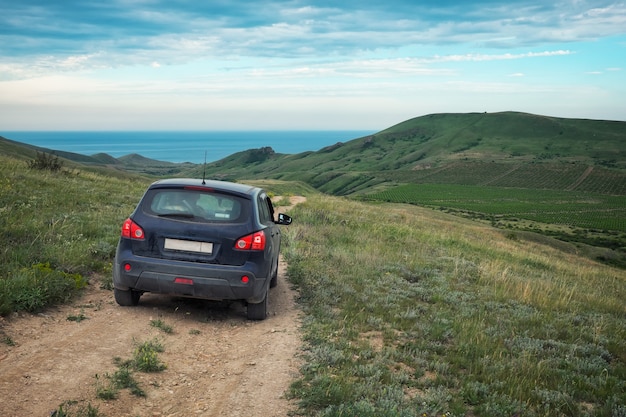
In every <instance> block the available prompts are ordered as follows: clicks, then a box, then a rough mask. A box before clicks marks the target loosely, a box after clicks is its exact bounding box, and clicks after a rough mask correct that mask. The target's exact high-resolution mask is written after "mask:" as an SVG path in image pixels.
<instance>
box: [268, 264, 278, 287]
mask: <svg viewBox="0 0 626 417" xmlns="http://www.w3.org/2000/svg"><path fill="white" fill-rule="evenodd" d="M275 267H276V268H275V269H274V273H273V274H272V278H271V279H270V288H274V287H276V286H277V285H278V259H276V264H275Z"/></svg>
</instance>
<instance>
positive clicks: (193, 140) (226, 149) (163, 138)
mask: <svg viewBox="0 0 626 417" xmlns="http://www.w3.org/2000/svg"><path fill="white" fill-rule="evenodd" d="M373 133H375V132H374V131H366V130H332V131H331V130H319V131H202V132H200V131H193V132H192V131H182V132H174V131H141V132H140V131H86V132H80V131H67V132H62V131H8V132H0V136H3V137H5V138H7V139H10V140H13V141H17V142H22V143H26V144H29V145H34V146H39V147H42V148H48V149H51V150H57V151H66V152H73V153H77V154H82V155H88V156H91V155H95V154H98V153H106V154H109V155H111V156H113V157H115V158H119V157H120V156H124V155H128V154H139V155H142V156H144V157H146V158H150V159H155V160H158V161H166V162H191V163H195V164H201V163H203V162H204V160H205V154H206V161H207V162H213V161H218V160H220V159H222V158H225V157H227V156H230V155H232V154H234V153H237V152H241V151H245V150H248V149H256V148H262V147H267V146H269V147H271V148H272V149H274V151H275V152H276V153H281V154H297V153H302V152H306V151H318V150H320V149H322V148H324V147H326V146H329V145H334V144H336V143H337V142H348V141H350V140H352V139H357V138H361V137H363V136H367V135H370V134H373Z"/></svg>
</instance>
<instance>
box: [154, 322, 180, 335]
mask: <svg viewBox="0 0 626 417" xmlns="http://www.w3.org/2000/svg"><path fill="white" fill-rule="evenodd" d="M150 325H151V326H152V327H156V328H157V329H159V330H161V331H162V332H164V333H167V334H171V333H173V332H174V329H173V328H172V326H170V325H169V324H166V323H165V322H164V321H163V320H161V319H156V320H150Z"/></svg>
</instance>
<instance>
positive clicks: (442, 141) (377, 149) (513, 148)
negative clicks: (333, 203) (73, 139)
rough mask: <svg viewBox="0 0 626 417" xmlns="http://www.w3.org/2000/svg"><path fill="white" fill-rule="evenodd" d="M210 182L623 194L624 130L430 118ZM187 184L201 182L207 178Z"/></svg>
mask: <svg viewBox="0 0 626 417" xmlns="http://www.w3.org/2000/svg"><path fill="white" fill-rule="evenodd" d="M206 172H207V173H208V175H210V176H213V177H216V178H230V179H235V178H274V179H284V180H298V181H303V182H306V183H308V184H310V185H312V186H314V187H316V188H318V189H319V190H320V191H323V192H326V193H329V194H336V195H350V194H359V193H363V192H370V191H372V189H373V188H375V189H384V188H387V187H391V186H395V185H397V184H402V183H435V184H437V183H440V184H441V183H445V184H470V185H494V186H503V187H520V188H540V189H571V190H573V189H577V190H585V191H598V192H608V193H616V194H626V122H614V121H601V120H583V119H563V118H555V117H546V116H538V115H531V114H526V113H514V112H505V113H470V114H433V115H428V116H422V117H417V118H414V119H411V120H407V121H405V122H403V123H400V124H397V125H395V126H392V127H390V128H388V129H385V130H383V131H381V132H379V133H376V134H374V135H371V136H366V137H363V138H357V139H354V140H351V141H349V142H346V143H337V144H335V145H332V146H328V147H326V148H324V149H321V150H319V151H317V152H305V153H301V154H296V155H284V154H276V153H273V152H269V151H268V152H265V153H263V152H260V150H249V151H246V152H240V153H237V154H235V155H231V156H230V157H227V158H224V159H222V160H220V161H217V162H214V163H212V164H209V165H208V166H207V167H206ZM538 173H546V175H547V176H548V178H546V175H538ZM184 174H186V175H191V176H200V175H202V169H201V168H200V167H197V168H195V169H192V170H190V171H187V172H184ZM531 174H532V175H531ZM606 182H609V183H610V185H609V186H598V184H604V183H606Z"/></svg>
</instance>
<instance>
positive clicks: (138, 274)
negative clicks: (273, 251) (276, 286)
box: [113, 255, 269, 303]
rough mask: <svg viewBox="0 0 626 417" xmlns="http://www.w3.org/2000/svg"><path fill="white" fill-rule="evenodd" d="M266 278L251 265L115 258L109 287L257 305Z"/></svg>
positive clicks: (132, 257) (262, 292)
mask: <svg viewBox="0 0 626 417" xmlns="http://www.w3.org/2000/svg"><path fill="white" fill-rule="evenodd" d="M126 265H129V266H130V269H128V268H126ZM268 271H269V269H268ZM267 275H268V272H267V271H266V272H262V271H259V267H258V265H257V264H256V263H252V262H247V263H245V264H244V265H242V266H228V265H214V264H203V263H193V262H184V261H172V260H163V259H155V258H145V257H139V256H134V255H132V256H121V257H119V258H118V257H116V259H115V263H114V271H113V285H114V286H115V288H117V289H120V290H129V289H132V290H136V291H141V292H153V293H159V294H170V295H177V296H182V297H193V298H202V299H207V300H245V301H247V302H250V303H259V302H261V301H262V300H263V298H264V297H265V292H266V290H267V284H268V277H267ZM244 276H246V277H248V281H247V282H244V281H243V280H242V277H244Z"/></svg>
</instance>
